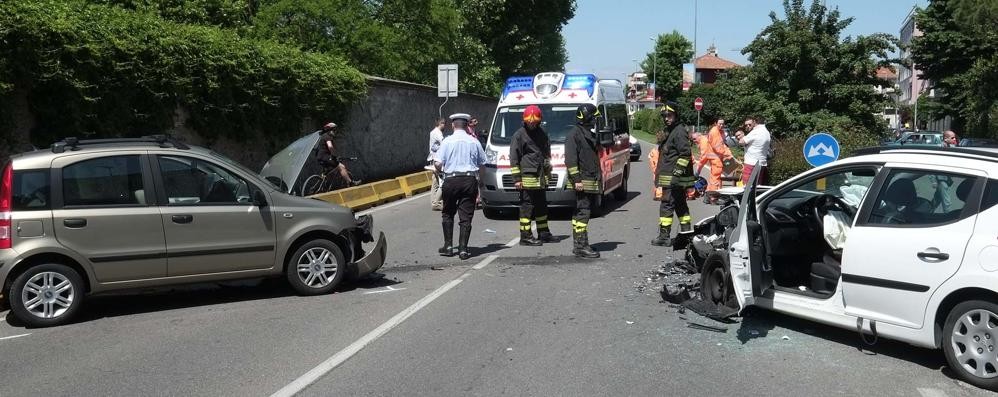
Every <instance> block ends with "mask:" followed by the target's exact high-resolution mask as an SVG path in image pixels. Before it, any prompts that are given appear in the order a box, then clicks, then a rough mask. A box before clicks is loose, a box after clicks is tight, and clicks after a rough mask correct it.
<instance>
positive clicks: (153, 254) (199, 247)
mask: <svg viewBox="0 0 998 397" xmlns="http://www.w3.org/2000/svg"><path fill="white" fill-rule="evenodd" d="M0 164H2V163H0ZM0 181H2V184H0V283H2V284H0V285H2V288H3V289H2V292H3V296H4V299H6V300H7V301H8V303H9V304H10V307H11V312H12V313H13V314H14V315H15V316H16V317H17V319H19V320H21V321H22V322H24V323H25V324H26V325H27V326H30V327H44V326H53V325H59V324H64V323H66V322H67V321H70V320H71V319H72V317H73V316H74V314H75V313H77V312H78V311H79V310H80V307H81V305H82V303H83V298H84V296H87V295H90V294H96V293H102V292H108V291H115V290H122V289H132V288H144V287H152V286H164V285H175V284H183V283H196V282H208V281H221V280H232V279H242V278H260V277H279V276H284V277H286V278H287V280H288V282H289V283H290V284H291V286H292V287H293V288H294V289H295V290H296V291H297V292H298V293H300V294H304V295H315V294H324V293H329V292H331V291H332V290H333V289H334V288H336V286H337V285H338V284H339V283H340V282H341V281H343V280H344V279H350V278H356V277H360V276H364V275H367V274H369V273H372V272H374V271H376V270H377V269H379V268H380V267H381V266H382V265H383V264H384V261H385V253H386V251H387V246H386V243H385V236H384V234H383V233H381V234H380V235H379V236H378V239H377V241H376V242H374V237H373V235H372V227H373V220H372V219H371V216H370V215H365V216H361V217H357V216H355V215H354V213H353V211H352V210H350V209H348V208H344V207H341V206H337V205H334V204H330V203H327V202H324V201H320V200H315V199H310V198H304V197H296V196H292V195H289V194H287V193H283V192H281V191H280V189H278V188H277V187H275V186H274V185H273V184H272V183H271V182H268V181H267V180H266V179H264V178H262V177H261V176H260V175H259V174H257V173H255V172H253V171H251V170H249V169H247V168H245V167H244V166H242V165H240V164H238V163H236V162H235V161H232V160H230V159H228V158H226V157H224V156H222V155H220V154H218V153H215V152H213V151H211V150H208V149H205V148H200V147H196V146H188V145H186V144H184V143H182V142H179V141H176V140H174V139H172V138H170V137H168V136H162V135H159V136H149V137H144V138H129V139H99V140H89V141H88V140H77V139H74V138H67V139H64V140H63V141H60V142H57V143H55V144H53V145H52V147H51V148H50V149H45V150H36V151H33V152H28V153H23V154H19V155H15V156H12V157H11V158H10V160H9V161H8V162H7V163H6V164H3V165H2V174H0ZM366 242H374V247H373V249H372V250H371V251H370V252H366V251H365V250H364V243H366Z"/></svg>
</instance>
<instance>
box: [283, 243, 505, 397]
mask: <svg viewBox="0 0 998 397" xmlns="http://www.w3.org/2000/svg"><path fill="white" fill-rule="evenodd" d="M496 258H498V256H497V255H490V256H488V257H486V258H485V259H482V261H481V262H479V263H478V264H477V265H475V266H473V267H472V269H468V270H467V271H465V272H464V273H462V274H461V275H460V276H458V277H457V278H455V279H453V280H451V281H449V282H447V284H444V285H443V286H441V287H440V288H437V289H436V290H434V291H433V292H431V293H430V294H429V295H426V296H424V297H423V298H422V299H420V300H418V301H416V303H413V304H412V306H409V307H407V308H406V309H405V310H402V311H401V312H399V314H396V315H395V316H394V317H392V318H390V319H388V321H385V322H384V323H383V324H381V325H380V326H378V328H375V329H374V330H373V331H371V332H368V333H367V335H364V336H362V337H361V338H360V339H357V341H355V342H354V343H351V344H350V346H347V347H346V348H344V349H343V350H340V351H339V352H337V353H336V354H334V355H333V356H332V357H329V358H328V359H326V361H323V362H322V363H320V364H319V365H318V366H316V367H315V368H312V369H311V370H309V371H308V372H306V373H305V374H304V375H302V376H300V377H298V379H295V380H294V381H293V382H291V383H289V384H288V385H287V386H284V387H283V388H281V390H278V391H277V392H275V393H274V394H271V397H285V396H293V395H295V394H297V393H298V392H300V391H302V390H304V389H305V388H306V387H308V386H309V385H311V384H312V383H314V382H315V381H317V380H319V378H321V377H322V376H324V375H325V374H327V373H329V371H332V370H333V369H335V368H336V367H338V366H339V365H340V364H343V363H344V362H345V361H346V360H348V359H350V357H353V355H354V354H357V353H358V352H360V351H361V350H362V349H364V347H366V346H367V345H369V344H370V343H371V342H374V341H376V340H378V338H380V337H382V336H384V335H385V334H387V333H388V331H391V330H392V329H393V328H395V327H397V326H398V325H399V324H402V322H404V321H405V320H407V319H408V318H409V317H412V315H413V314H416V312H418V311H419V310H420V309H422V308H424V307H426V306H427V305H429V304H430V303H431V302H433V301H434V300H436V299H437V298H439V297H440V296H442V295H443V294H445V293H446V292H447V291H450V290H451V289H452V288H454V287H456V286H457V285H458V284H461V282H462V281H464V279H466V278H468V276H470V275H471V273H472V270H477V269H481V268H483V267H485V266H487V265H488V264H489V263H492V261H494V260H495V259H496Z"/></svg>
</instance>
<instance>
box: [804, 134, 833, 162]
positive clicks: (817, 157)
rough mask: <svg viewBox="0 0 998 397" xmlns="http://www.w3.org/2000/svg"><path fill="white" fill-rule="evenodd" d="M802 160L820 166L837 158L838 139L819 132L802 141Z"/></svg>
mask: <svg viewBox="0 0 998 397" xmlns="http://www.w3.org/2000/svg"><path fill="white" fill-rule="evenodd" d="M803 151H804V160H806V161H807V163H808V164H810V165H811V166H812V167H820V166H823V165H825V164H828V163H831V162H833V161H835V160H838V159H839V154H840V147H839V141H838V140H836V139H835V137H834V136H831V135H829V134H826V133H824V132H819V133H817V134H814V135H811V136H810V137H808V138H807V140H806V141H804V147H803Z"/></svg>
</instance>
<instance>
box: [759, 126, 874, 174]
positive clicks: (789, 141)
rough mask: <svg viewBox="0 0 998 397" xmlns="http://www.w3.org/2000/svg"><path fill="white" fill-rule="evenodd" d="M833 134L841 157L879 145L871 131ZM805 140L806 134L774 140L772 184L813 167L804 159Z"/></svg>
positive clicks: (771, 168) (771, 163)
mask: <svg viewBox="0 0 998 397" xmlns="http://www.w3.org/2000/svg"><path fill="white" fill-rule="evenodd" d="M831 135H832V136H834V137H835V139H836V140H838V141H839V146H840V149H839V150H840V153H839V158H840V159H842V158H846V157H849V156H851V155H852V152H853V151H854V150H856V149H860V148H864V147H870V146H876V145H877V138H876V135H874V134H871V133H863V132H838V133H835V132H833V133H831ZM805 140H807V137H804V136H789V137H785V138H782V139H779V140H775V141H773V152H774V155H773V156H774V157H773V159H772V160H771V161H770V163H769V167H768V171H769V182H770V184H772V185H776V184H778V183H780V182H783V181H785V180H787V179H790V178H792V177H794V176H795V175H797V174H800V173H802V172H804V171H807V170H809V169H811V168H812V167H811V165H810V164H808V163H807V160H805V159H804V141H805Z"/></svg>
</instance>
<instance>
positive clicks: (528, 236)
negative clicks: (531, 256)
mask: <svg viewBox="0 0 998 397" xmlns="http://www.w3.org/2000/svg"><path fill="white" fill-rule="evenodd" d="M520 245H529V246H538V245H541V241H540V240H538V239H535V238H534V233H533V232H531V231H530V226H527V229H526V230H523V227H520Z"/></svg>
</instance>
